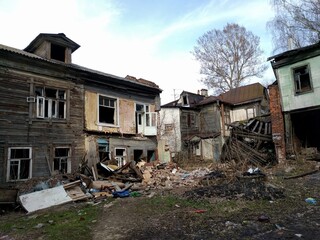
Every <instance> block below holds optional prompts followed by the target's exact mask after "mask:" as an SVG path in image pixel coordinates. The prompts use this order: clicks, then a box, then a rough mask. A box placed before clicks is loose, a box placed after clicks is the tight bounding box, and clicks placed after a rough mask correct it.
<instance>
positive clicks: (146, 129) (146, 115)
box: [135, 103, 158, 136]
mask: <svg viewBox="0 0 320 240" xmlns="http://www.w3.org/2000/svg"><path fill="white" fill-rule="evenodd" d="M137 105H141V106H143V109H142V111H137V110H136V109H137ZM135 111H136V113H138V114H141V116H142V128H143V129H142V132H139V130H138V133H143V134H144V135H146V136H154V135H157V121H158V119H157V113H156V112H150V105H148V104H144V103H136V104H135ZM136 124H137V126H138V125H139V123H138V119H136Z"/></svg>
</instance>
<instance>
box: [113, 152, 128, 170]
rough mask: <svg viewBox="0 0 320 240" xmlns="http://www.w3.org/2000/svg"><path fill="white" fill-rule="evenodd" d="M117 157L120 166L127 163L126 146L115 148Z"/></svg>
mask: <svg viewBox="0 0 320 240" xmlns="http://www.w3.org/2000/svg"><path fill="white" fill-rule="evenodd" d="M115 153H116V156H115V159H116V160H117V163H118V167H122V166H123V165H125V164H126V149H125V148H115Z"/></svg>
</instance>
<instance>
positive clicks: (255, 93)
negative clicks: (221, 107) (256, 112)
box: [219, 83, 265, 105]
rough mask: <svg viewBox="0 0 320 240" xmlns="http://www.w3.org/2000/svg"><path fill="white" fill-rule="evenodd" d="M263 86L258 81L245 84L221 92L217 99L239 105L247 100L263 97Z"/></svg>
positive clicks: (256, 99)
mask: <svg viewBox="0 0 320 240" xmlns="http://www.w3.org/2000/svg"><path fill="white" fill-rule="evenodd" d="M264 91H265V87H264V86H262V85H261V84H260V83H253V84H249V85H246V86H241V87H237V88H233V89H230V90H229V91H228V92H226V93H222V94H221V95H220V96H219V99H221V101H223V102H227V103H231V104H233V105H240V104H243V103H247V102H252V101H258V100H261V99H262V98H263V97H264Z"/></svg>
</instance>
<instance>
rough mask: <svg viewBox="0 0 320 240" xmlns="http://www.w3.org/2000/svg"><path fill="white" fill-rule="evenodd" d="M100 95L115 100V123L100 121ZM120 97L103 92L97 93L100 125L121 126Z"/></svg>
mask: <svg viewBox="0 0 320 240" xmlns="http://www.w3.org/2000/svg"><path fill="white" fill-rule="evenodd" d="M100 96H101V97H104V98H108V99H112V100H114V101H115V104H114V105H115V113H114V117H115V121H114V122H115V123H113V124H112V123H105V122H100V118H99V116H100ZM119 112H120V110H119V98H116V97H112V96H108V95H103V94H98V95H97V122H98V125H101V126H113V127H119V122H120V119H119Z"/></svg>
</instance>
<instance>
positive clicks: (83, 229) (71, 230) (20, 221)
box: [0, 205, 101, 240]
mask: <svg viewBox="0 0 320 240" xmlns="http://www.w3.org/2000/svg"><path fill="white" fill-rule="evenodd" d="M100 208H101V207H100V206H99V205H98V206H91V205H81V206H76V207H75V208H68V209H64V208H62V209H59V210H52V209H48V210H43V211H41V212H39V213H34V214H32V215H22V216H20V217H19V218H13V219H12V218H8V219H7V220H5V221H1V222H0V232H1V233H3V234H7V235H9V236H11V237H14V238H15V239H36V238H38V237H41V239H47V240H60V239H61V240H63V239H77V240H82V239H83V240H84V239H86V240H87V239H90V238H91V237H90V236H91V230H90V227H91V226H92V225H93V224H94V223H95V221H96V220H97V217H98V214H99V209H100Z"/></svg>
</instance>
